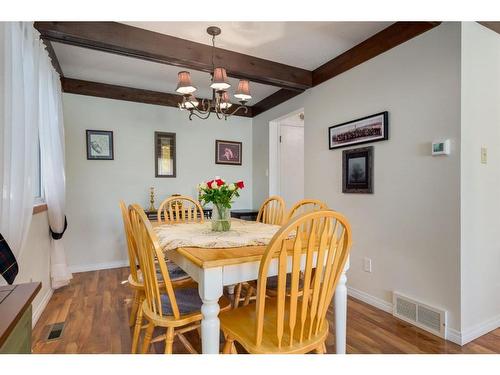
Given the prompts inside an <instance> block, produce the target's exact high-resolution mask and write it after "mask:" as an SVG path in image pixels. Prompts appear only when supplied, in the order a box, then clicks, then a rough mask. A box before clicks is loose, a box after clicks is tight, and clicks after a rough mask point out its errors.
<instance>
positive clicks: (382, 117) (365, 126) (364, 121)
mask: <svg viewBox="0 0 500 375" xmlns="http://www.w3.org/2000/svg"><path fill="white" fill-rule="evenodd" d="M386 139H389V113H388V112H387V111H385V112H381V113H377V114H375V115H371V116H367V117H363V118H360V119H357V120H353V121H349V122H344V123H342V124H339V125H334V126H330V127H329V128H328V146H329V148H330V150H332V149H334V148H340V147H346V146H352V145H359V144H361V143H368V142H376V141H383V140H386Z"/></svg>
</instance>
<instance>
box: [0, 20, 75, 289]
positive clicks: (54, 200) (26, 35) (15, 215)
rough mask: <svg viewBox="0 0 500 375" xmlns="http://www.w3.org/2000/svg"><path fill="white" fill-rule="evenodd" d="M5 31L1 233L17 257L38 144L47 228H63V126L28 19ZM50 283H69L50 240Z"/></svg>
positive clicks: (50, 73)
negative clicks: (46, 209) (46, 210)
mask: <svg viewBox="0 0 500 375" xmlns="http://www.w3.org/2000/svg"><path fill="white" fill-rule="evenodd" d="M0 28H1V29H0V31H3V33H2V34H3V38H2V42H3V44H2V45H0V48H1V49H0V53H2V55H3V57H2V58H3V60H2V61H3V71H2V72H0V73H1V74H2V79H3V81H4V82H3V84H2V96H3V116H2V117H1V119H2V124H0V125H2V126H1V129H2V134H1V135H2V137H1V140H2V144H1V146H2V151H1V152H2V158H1V162H2V165H1V169H0V171H1V173H0V178H1V180H0V182H1V186H2V197H1V200H0V232H1V233H2V234H3V235H4V237H5V239H6V240H7V242H8V243H9V245H10V246H11V248H12V249H13V252H14V255H16V257H18V258H19V256H20V253H21V250H22V248H23V245H24V242H25V240H26V236H27V233H28V229H29V226H30V223H31V217H32V213H33V203H34V187H35V184H37V183H38V181H35V176H36V174H35V172H36V168H38V165H37V153H38V152H39V149H38V144H39V143H38V142H40V163H41V179H42V191H43V193H44V197H45V200H46V203H47V207H48V217H49V225H50V229H51V231H52V232H53V234H54V233H55V236H54V235H52V238H54V237H57V234H61V233H62V232H63V231H64V227H65V225H64V224H65V216H64V202H65V174H64V173H65V172H64V126H63V116H62V105H61V86H60V82H59V76H58V75H57V73H56V72H55V70H54V69H53V67H52V65H51V62H50V58H49V56H48V53H47V51H46V50H45V46H44V45H43V42H42V41H41V40H40V38H39V33H38V32H37V31H36V30H35V29H34V27H33V23H32V22H4V23H1V22H0ZM51 241H52V250H51V277H52V287H53V288H59V287H61V286H63V285H66V284H68V283H69V280H70V279H71V277H72V275H71V273H70V272H69V270H68V267H67V264H66V256H65V252H64V247H63V243H62V240H61V239H59V240H54V239H52V240H51Z"/></svg>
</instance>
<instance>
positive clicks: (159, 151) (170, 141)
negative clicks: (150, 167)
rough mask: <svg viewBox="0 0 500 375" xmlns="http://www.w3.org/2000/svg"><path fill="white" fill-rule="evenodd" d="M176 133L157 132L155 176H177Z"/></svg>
mask: <svg viewBox="0 0 500 375" xmlns="http://www.w3.org/2000/svg"><path fill="white" fill-rule="evenodd" d="M175 151H176V150H175V133H164V132H155V177H176V175H177V169H176V157H175Z"/></svg>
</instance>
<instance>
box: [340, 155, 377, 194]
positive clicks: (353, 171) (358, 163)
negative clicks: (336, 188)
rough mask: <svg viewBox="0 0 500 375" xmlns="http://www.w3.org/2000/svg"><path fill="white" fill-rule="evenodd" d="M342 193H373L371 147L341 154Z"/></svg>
mask: <svg viewBox="0 0 500 375" xmlns="http://www.w3.org/2000/svg"><path fill="white" fill-rule="evenodd" d="M342 193H361V194H363V193H364V194H372V193H373V146H370V147H363V148H355V149H352V150H345V151H343V152H342Z"/></svg>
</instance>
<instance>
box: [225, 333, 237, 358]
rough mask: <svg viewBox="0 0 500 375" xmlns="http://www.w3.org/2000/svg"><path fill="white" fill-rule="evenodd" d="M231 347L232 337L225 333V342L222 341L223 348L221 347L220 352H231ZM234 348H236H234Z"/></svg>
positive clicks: (232, 345)
mask: <svg viewBox="0 0 500 375" xmlns="http://www.w3.org/2000/svg"><path fill="white" fill-rule="evenodd" d="M233 347H234V339H233V338H232V337H231V336H229V335H227V336H226V342H225V343H224V348H223V349H222V354H231V353H233ZM234 350H236V348H235V349H234Z"/></svg>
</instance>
